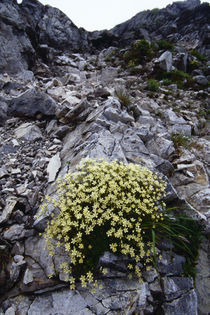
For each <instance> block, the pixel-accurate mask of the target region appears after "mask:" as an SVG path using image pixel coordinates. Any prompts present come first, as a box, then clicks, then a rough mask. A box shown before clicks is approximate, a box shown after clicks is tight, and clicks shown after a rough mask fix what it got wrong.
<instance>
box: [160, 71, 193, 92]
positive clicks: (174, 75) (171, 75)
mask: <svg viewBox="0 0 210 315" xmlns="http://www.w3.org/2000/svg"><path fill="white" fill-rule="evenodd" d="M158 79H159V80H165V79H167V80H170V81H171V82H172V83H175V84H177V86H178V88H180V89H183V88H189V87H191V86H193V85H194V80H193V79H192V77H191V76H190V75H189V74H188V73H187V72H184V71H182V70H177V69H175V70H172V71H171V72H159V73H158Z"/></svg>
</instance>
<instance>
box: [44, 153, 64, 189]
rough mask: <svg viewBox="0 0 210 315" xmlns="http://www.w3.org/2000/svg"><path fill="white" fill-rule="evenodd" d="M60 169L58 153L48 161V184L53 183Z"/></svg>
mask: <svg viewBox="0 0 210 315" xmlns="http://www.w3.org/2000/svg"><path fill="white" fill-rule="evenodd" d="M60 167H61V159H60V153H59V152H58V153H57V154H56V155H54V156H53V157H52V158H51V159H50V161H49V164H48V167H47V173H48V182H49V183H51V182H54V180H55V178H56V176H57V173H58V171H59V169H60Z"/></svg>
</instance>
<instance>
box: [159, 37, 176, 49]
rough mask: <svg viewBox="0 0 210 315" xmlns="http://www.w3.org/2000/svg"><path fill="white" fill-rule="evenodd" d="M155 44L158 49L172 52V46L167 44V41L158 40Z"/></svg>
mask: <svg viewBox="0 0 210 315" xmlns="http://www.w3.org/2000/svg"><path fill="white" fill-rule="evenodd" d="M157 44H158V46H159V49H164V50H173V48H174V45H173V44H171V43H169V42H168V41H167V40H164V39H163V40H158V41H157Z"/></svg>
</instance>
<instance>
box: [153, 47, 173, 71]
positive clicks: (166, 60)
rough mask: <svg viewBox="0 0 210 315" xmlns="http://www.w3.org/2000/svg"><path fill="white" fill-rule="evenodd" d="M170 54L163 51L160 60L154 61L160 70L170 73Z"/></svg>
mask: <svg viewBox="0 0 210 315" xmlns="http://www.w3.org/2000/svg"><path fill="white" fill-rule="evenodd" d="M172 61H173V59H172V53H171V52H170V51H165V52H164V53H163V54H162V55H161V56H160V58H159V59H158V60H157V61H156V63H158V64H159V66H160V68H161V69H162V70H164V71H166V72H171V70H172V67H173V65H172Z"/></svg>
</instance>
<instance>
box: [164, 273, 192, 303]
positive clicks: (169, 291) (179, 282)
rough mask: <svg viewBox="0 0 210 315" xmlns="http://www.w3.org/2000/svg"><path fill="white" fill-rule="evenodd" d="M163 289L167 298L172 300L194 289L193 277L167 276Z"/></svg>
mask: <svg viewBox="0 0 210 315" xmlns="http://www.w3.org/2000/svg"><path fill="white" fill-rule="evenodd" d="M163 289H164V293H165V298H166V300H167V301H171V300H174V299H177V298H178V297H180V296H182V295H183V294H184V293H186V292H188V291H189V290H191V289H193V279H190V278H186V277H171V278H170V277H166V278H164V279H163Z"/></svg>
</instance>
